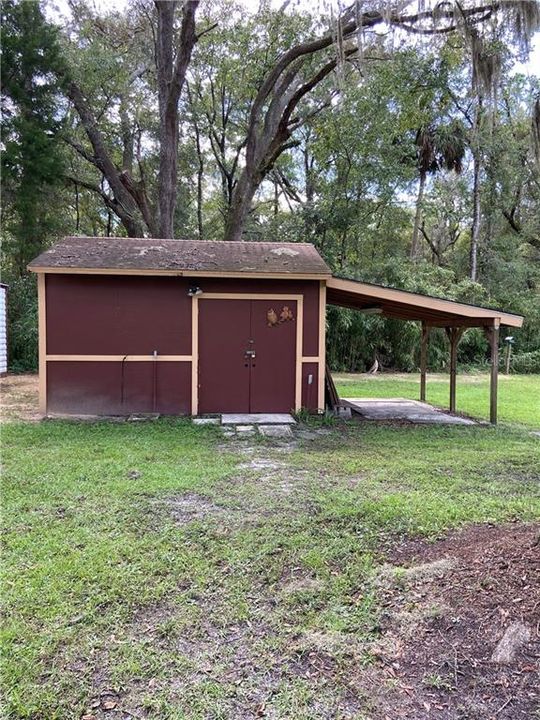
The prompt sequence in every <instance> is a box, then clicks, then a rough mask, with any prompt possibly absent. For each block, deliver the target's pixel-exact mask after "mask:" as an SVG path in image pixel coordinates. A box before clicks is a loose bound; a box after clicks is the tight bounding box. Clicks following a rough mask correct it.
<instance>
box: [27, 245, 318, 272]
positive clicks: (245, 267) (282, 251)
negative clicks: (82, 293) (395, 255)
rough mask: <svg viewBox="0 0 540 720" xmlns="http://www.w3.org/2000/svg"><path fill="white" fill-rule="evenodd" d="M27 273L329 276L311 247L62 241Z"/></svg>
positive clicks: (33, 263) (50, 249) (315, 251)
mask: <svg viewBox="0 0 540 720" xmlns="http://www.w3.org/2000/svg"><path fill="white" fill-rule="evenodd" d="M28 267H29V269H30V270H38V269H41V268H51V269H54V268H65V269H69V268H73V269H83V268H86V269H92V270H135V271H136V270H141V271H142V270H164V271H178V272H182V271H185V272H189V271H192V272H197V273H201V272H209V273H222V272H224V273H240V274H241V273H248V274H249V273H253V274H259V273H260V274H267V273H268V274H270V273H271V274H283V275H289V274H291V275H294V274H306V275H321V276H328V275H330V274H331V271H330V269H329V267H328V266H327V264H326V263H325V262H324V260H323V259H322V258H321V256H320V255H319V253H318V252H317V250H316V249H315V247H314V246H313V245H311V244H309V243H277V242H276V243H267V242H224V241H210V240H207V241H197V240H156V239H153V238H111V237H66V238H64V239H63V240H60V241H59V242H57V243H56V244H55V245H53V246H52V247H51V248H49V249H48V250H45V252H43V253H41V255H39V256H38V257H37V258H36V259H35V260H33V261H32V262H31V263H30V264H29V266H28Z"/></svg>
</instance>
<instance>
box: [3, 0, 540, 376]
mask: <svg viewBox="0 0 540 720" xmlns="http://www.w3.org/2000/svg"><path fill="white" fill-rule="evenodd" d="M68 7H69V13H68V15H67V16H65V17H59V16H58V14H57V13H56V14H55V12H54V10H53V8H52V6H50V5H49V4H48V3H47V2H46V1H44V2H41V3H40V2H39V1H38V0H24V1H22V0H6V2H4V3H3V5H2V21H3V43H2V44H3V48H2V104H3V110H4V117H5V129H4V153H3V179H4V184H3V190H4V210H3V224H2V235H3V260H2V264H3V270H4V277H5V278H6V280H7V281H8V282H10V283H11V284H12V285H13V287H14V288H15V291H14V292H15V294H14V296H13V297H12V302H11V310H10V312H11V313H12V316H11V322H12V325H13V327H14V328H15V337H16V338H17V337H21V338H24V337H25V335H24V333H28V332H29V330H28V329H29V328H31V327H33V325H32V322H33V318H34V313H35V303H34V300H33V285H32V282H31V281H30V280H29V279H28V278H27V275H26V271H25V266H26V263H27V262H28V260H29V259H30V258H31V257H32V256H33V255H35V254H37V252H38V251H39V250H40V249H41V248H42V247H44V246H46V245H47V244H49V243H50V242H52V241H53V240H54V238H55V237H57V236H58V235H59V234H67V233H73V234H76V233H81V234H89V235H132V236H137V235H151V236H154V237H171V236H175V237H192V238H200V239H210V238H211V239H223V240H240V239H250V240H290V241H293V242H294V241H309V242H313V243H315V244H316V245H317V247H318V248H319V250H320V251H321V253H322V254H323V255H324V256H325V258H326V259H327V261H328V262H329V263H330V265H331V266H332V267H333V268H334V269H335V270H336V271H338V272H340V273H341V274H345V275H347V276H350V277H359V278H362V279H364V280H368V281H375V282H382V283H387V284H394V285H397V286H400V287H404V288H406V289H414V290H418V291H427V292H430V293H432V294H443V295H445V296H447V297H454V298H456V299H461V300H466V301H473V302H481V303H492V304H494V305H504V306H505V308H506V309H508V310H514V311H516V312H523V313H525V314H526V316H527V322H526V324H525V327H524V329H523V330H522V331H521V333H520V334H519V338H518V340H519V347H518V348H517V351H518V353H519V352H522V353H530V352H534V351H536V350H538V345H539V343H538V338H539V337H540V299H539V293H538V287H539V282H540V272H539V258H540V255H539V253H540V220H539V218H540V212H539V195H540V165H539V159H540V81H539V78H538V77H535V76H527V75H524V74H521V73H518V72H516V71H515V69H514V68H515V65H516V62H517V61H519V60H523V59H526V57H527V53H528V51H529V45H530V41H531V38H532V37H533V35H534V33H535V32H536V30H537V29H538V27H539V24H540V8H539V3H538V2H534V1H532V0H529V1H524V2H504V1H503V2H492V3H490V2H475V1H473V0H469V1H466V2H461V3H457V2H456V3H454V2H438V3H435V2H429V1H428V0H424V2H396V3H378V2H374V1H373V2H371V1H370V2H362V3H353V4H351V5H350V6H349V7H348V8H347V9H346V10H344V11H343V12H342V14H341V15H339V14H338V12H337V10H335V11H333V12H332V11H322V10H321V11H316V10H314V9H311V10H310V11H307V10H306V9H305V8H304V7H303V6H302V5H295V4H292V3H287V2H286V3H284V4H283V5H282V6H281V7H280V8H274V6H273V5H272V4H271V3H268V2H263V3H261V5H260V8H259V9H258V10H257V11H256V12H253V11H250V10H248V9H247V8H246V7H245V5H243V4H242V3H240V2H235V1H234V0H207V1H206V2H203V1H201V2H199V0H185V1H184V2H182V1H180V0H178V1H175V2H168V1H167V2H165V1H163V2H162V1H161V0H156V1H155V2H151V1H150V0H126V2H125V4H118V5H116V6H115V7H114V8H112V7H110V8H109V6H106V5H102V6H95V5H94V4H93V3H89V2H86V1H85V0H71V1H70V3H69V5H68ZM330 320H331V322H330V324H329V329H330V332H329V335H330V345H329V348H331V349H330V353H331V360H332V364H333V365H334V366H335V367H340V368H347V369H351V370H358V369H360V370H361V369H364V368H365V367H366V366H367V365H368V364H371V362H372V360H373V356H374V355H377V356H378V357H379V358H380V359H381V361H382V362H383V365H384V364H386V365H393V366H395V367H399V368H404V369H410V368H412V367H414V366H415V362H416V355H415V352H416V350H415V348H416V345H417V343H416V340H417V336H418V329H417V328H415V327H411V328H404V327H403V325H400V326H398V325H396V324H395V323H393V322H391V321H388V320H383V319H381V318H377V317H372V318H366V317H359V316H355V315H354V314H352V313H349V312H347V311H339V312H338V311H336V312H333V311H332V313H331V316H330ZM32 332H33V331H32ZM334 333H335V337H338V336H339V337H340V338H342V339H343V342H340V343H333V334H334ZM30 334H31V333H30ZM32 337H33V335H32ZM467 338H468V339H466V340H465V341H464V342H463V343H462V350H461V352H462V360H465V361H467V362H471V363H475V362H480V361H481V360H482V357H483V356H484V353H485V348H484V345H483V340H482V339H481V337H480V336H479V335H475V333H474V332H471V333H469V334H468V336H467ZM31 342H33V340H31ZM443 342H444V341H443V340H442V339H441V340H440V343H439V345H437V342H435V343H434V344H433V349H432V353H433V357H432V358H431V360H432V362H433V363H440V362H442V347H443ZM30 344H31V343H30ZM22 346H24V342H22V341H21V342H20V343H19V342H18V341H16V342H15V344H14V346H13V347H12V363H15V366H17V363H18V364H19V366H21V367H26V366H28V365H31V364H32V362H33V359H32V358H33V354H32V352H30V353H28V352H26V351H25V352H22V351H21V349H20V348H21V347H22Z"/></svg>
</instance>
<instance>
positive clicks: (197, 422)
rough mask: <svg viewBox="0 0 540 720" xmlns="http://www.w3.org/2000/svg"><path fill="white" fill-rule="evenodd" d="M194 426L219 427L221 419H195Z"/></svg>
mask: <svg viewBox="0 0 540 720" xmlns="http://www.w3.org/2000/svg"><path fill="white" fill-rule="evenodd" d="M192 422H193V424H194V425H219V418H217V417H216V418H193V420H192Z"/></svg>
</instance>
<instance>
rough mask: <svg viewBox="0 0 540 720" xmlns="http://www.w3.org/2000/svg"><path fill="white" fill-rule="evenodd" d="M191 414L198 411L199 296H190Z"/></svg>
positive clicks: (196, 413)
mask: <svg viewBox="0 0 540 720" xmlns="http://www.w3.org/2000/svg"><path fill="white" fill-rule="evenodd" d="M191 356H192V358H193V361H192V363H191V414H192V415H198V413H199V298H198V297H197V296H196V295H194V296H193V297H192V298H191Z"/></svg>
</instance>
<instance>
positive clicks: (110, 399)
mask: <svg viewBox="0 0 540 720" xmlns="http://www.w3.org/2000/svg"><path fill="white" fill-rule="evenodd" d="M190 402H191V367H190V364H189V363H185V362H167V363H154V362H132V363H129V362H127V363H122V362H68V361H55V362H49V363H47V409H48V412H50V413H61V414H68V415H69V414H77V415H129V414H131V413H151V412H158V413H161V414H164V415H185V414H188V413H189V412H190Z"/></svg>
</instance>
